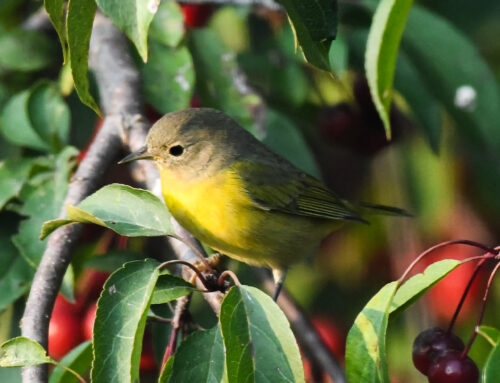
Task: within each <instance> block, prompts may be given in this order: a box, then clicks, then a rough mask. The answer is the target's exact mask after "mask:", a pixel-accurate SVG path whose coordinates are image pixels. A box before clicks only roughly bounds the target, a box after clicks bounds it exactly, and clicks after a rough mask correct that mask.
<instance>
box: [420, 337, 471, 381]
mask: <svg viewBox="0 0 500 383" xmlns="http://www.w3.org/2000/svg"><path fill="white" fill-rule="evenodd" d="M463 349H464V343H463V342H462V340H461V339H460V338H459V337H457V336H456V335H454V334H447V333H446V332H445V331H444V330H443V329H440V328H439V327H433V328H429V329H427V330H425V331H422V332H421V333H420V334H419V335H418V336H417V338H416V339H415V342H413V364H414V365H415V367H416V368H417V369H418V370H419V371H420V372H421V373H422V374H424V375H427V371H428V370H429V367H430V365H432V364H433V363H434V362H435V361H436V360H437V358H439V357H440V356H441V355H442V354H443V353H445V352H447V351H450V350H456V351H462V350H463Z"/></svg>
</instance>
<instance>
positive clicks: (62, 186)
mask: <svg viewBox="0 0 500 383" xmlns="http://www.w3.org/2000/svg"><path fill="white" fill-rule="evenodd" d="M77 153H78V152H77V150H76V149H75V148H73V147H66V148H65V149H64V150H63V151H62V152H61V153H60V154H59V155H58V156H57V157H51V160H52V161H53V162H54V164H53V165H54V169H53V170H52V171H48V172H46V173H45V174H44V175H46V178H44V179H43V180H42V181H41V182H40V183H34V180H33V179H32V180H30V183H29V184H27V185H26V186H25V188H24V189H23V191H22V193H21V199H22V200H23V201H24V204H23V206H22V207H21V210H20V213H21V214H22V215H25V216H26V217H28V218H27V219H25V220H24V221H22V222H21V224H20V226H19V233H18V234H16V235H15V236H14V237H12V240H13V242H14V244H15V245H16V247H17V248H18V249H19V251H20V252H21V255H22V256H23V257H24V258H25V259H26V260H27V261H28V262H29V263H30V264H31V265H32V266H33V267H35V268H36V267H37V265H38V263H39V262H40V259H41V257H42V254H43V252H44V250H45V247H46V245H47V243H46V242H41V241H40V240H39V239H38V236H39V233H40V227H41V226H42V224H43V223H44V222H45V221H47V220H48V219H50V218H53V217H54V216H57V215H59V213H60V211H61V208H62V204H63V202H64V199H65V198H66V193H67V190H68V182H69V177H70V175H71V172H72V170H73V166H74V164H75V161H74V157H75V156H76V154H77Z"/></svg>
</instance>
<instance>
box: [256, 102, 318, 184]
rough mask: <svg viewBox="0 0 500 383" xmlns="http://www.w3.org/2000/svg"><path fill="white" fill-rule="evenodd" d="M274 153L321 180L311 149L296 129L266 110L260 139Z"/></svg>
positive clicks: (289, 122)
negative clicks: (262, 134) (262, 135)
mask: <svg viewBox="0 0 500 383" xmlns="http://www.w3.org/2000/svg"><path fill="white" fill-rule="evenodd" d="M262 142H264V143H265V144H266V145H268V146H269V147H270V148H271V149H273V150H274V151H275V152H276V153H278V154H280V155H282V156H283V157H285V158H286V159H288V161H290V162H291V163H293V164H294V165H295V166H297V167H298V168H299V169H302V170H303V171H305V172H306V173H308V174H311V175H313V176H315V177H318V178H321V172H320V171H319V168H318V165H317V164H316V160H315V159H314V155H313V153H312V151H311V149H310V148H309V147H308V146H307V144H306V142H305V139H304V137H303V136H302V134H301V133H300V132H299V130H298V129H297V127H296V126H295V125H294V124H293V122H292V121H291V120H289V119H288V118H287V117H285V116H284V115H282V114H280V113H278V112H275V111H274V110H271V109H270V110H268V113H267V116H266V131H265V133H264V138H263V139H262Z"/></svg>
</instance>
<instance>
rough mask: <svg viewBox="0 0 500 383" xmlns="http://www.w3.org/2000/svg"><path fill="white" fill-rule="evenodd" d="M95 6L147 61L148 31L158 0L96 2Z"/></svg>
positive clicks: (98, 0)
mask: <svg viewBox="0 0 500 383" xmlns="http://www.w3.org/2000/svg"><path fill="white" fill-rule="evenodd" d="M96 2H97V5H98V6H99V8H101V10H102V11H103V12H104V13H105V14H106V16H108V17H109V18H110V19H111V20H113V23H114V24H115V25H116V26H117V27H118V28H120V29H121V30H122V32H123V33H125V34H126V35H127V36H128V37H129V38H130V40H132V42H133V43H134V45H135V47H136V48H137V51H138V52H139V54H140V55H141V57H142V59H143V60H144V62H146V61H147V59H148V29H149V25H150V24H151V21H152V20H153V17H154V15H155V13H156V11H157V10H158V6H159V5H160V0H96Z"/></svg>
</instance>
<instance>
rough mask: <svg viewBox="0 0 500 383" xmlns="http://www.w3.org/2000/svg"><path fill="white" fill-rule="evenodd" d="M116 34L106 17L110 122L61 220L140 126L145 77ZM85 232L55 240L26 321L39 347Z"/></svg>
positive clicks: (43, 376) (100, 43)
mask: <svg viewBox="0 0 500 383" xmlns="http://www.w3.org/2000/svg"><path fill="white" fill-rule="evenodd" d="M113 29H114V27H113V26H112V25H111V23H107V22H105V21H104V18H103V17H102V16H101V17H99V16H98V17H97V18H96V22H95V27H94V31H93V38H92V41H91V50H90V57H91V61H92V62H93V67H94V69H95V74H96V77H97V79H98V81H100V84H99V85H100V86H99V89H100V94H101V101H102V107H103V110H104V112H105V115H106V118H105V119H104V123H103V125H102V128H101V129H100V131H99V132H98V134H97V136H96V138H95V140H94V142H93V143H92V145H91V146H90V148H89V151H88V153H87V155H86V156H85V158H84V159H83V160H82V162H81V163H80V166H79V167H78V169H77V171H76V173H75V174H74V176H73V177H72V179H71V182H70V184H69V186H68V194H67V196H66V199H65V201H64V205H63V208H62V209H61V212H60V214H59V217H60V218H63V217H65V216H66V205H68V204H71V205H76V204H78V202H80V201H81V200H82V199H83V198H85V197H86V196H88V195H89V194H90V193H92V192H93V191H94V190H95V189H96V188H97V185H98V184H99V182H100V180H101V179H102V176H103V175H104V173H105V171H106V169H107V168H108V165H109V164H110V163H111V162H112V161H114V160H115V159H116V157H117V156H118V154H119V150H120V148H121V147H122V139H121V137H122V131H123V130H124V129H125V126H126V123H128V122H131V121H134V119H133V118H132V117H131V116H132V115H135V114H136V113H138V112H139V107H140V97H139V94H140V91H139V74H138V73H137V70H136V69H135V67H134V65H133V62H132V59H131V57H130V56H129V55H128V52H127V49H128V47H127V43H126V40H125V38H124V37H122V36H121V34H120V33H117V32H113V31H112V30H113ZM103 50H108V52H106V53H107V54H108V55H110V54H111V55H114V62H111V61H110V60H108V58H107V57H106V55H104V54H102V53H103ZM124 52H125V53H124ZM108 57H109V56H108ZM117 64H118V65H117ZM106 65H107V66H109V67H110V68H111V69H112V70H110V71H109V73H103V72H102V71H99V68H100V67H104V66H106ZM142 125H144V124H141V128H145V126H144V127H142ZM81 229H82V225H80V224H77V225H69V226H65V227H62V228H60V229H58V230H57V231H56V232H54V233H53V234H52V235H51V236H50V237H49V239H48V242H47V247H46V249H45V252H44V254H43V257H42V260H41V261H40V265H39V266H38V269H37V271H36V273H35V277H34V279H33V283H32V286H31V290H30V294H29V297H28V300H27V302H26V308H25V312H24V315H23V318H22V321H21V329H22V335H23V336H26V337H28V338H31V339H33V340H35V341H37V342H39V343H40V344H41V345H42V346H44V347H45V348H47V343H48V327H49V321H50V314H51V312H52V309H53V307H54V301H55V298H56V296H57V293H58V292H59V288H60V286H61V282H62V278H63V276H64V273H65V271H66V269H67V267H68V265H69V263H70V261H71V255H72V251H73V248H74V246H75V244H76V242H77V240H78V238H79V236H80V233H81ZM47 374H48V370H47V366H46V365H41V366H32V367H25V368H23V382H24V383H28V382H29V383H38V382H40V383H43V382H46V381H47Z"/></svg>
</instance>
